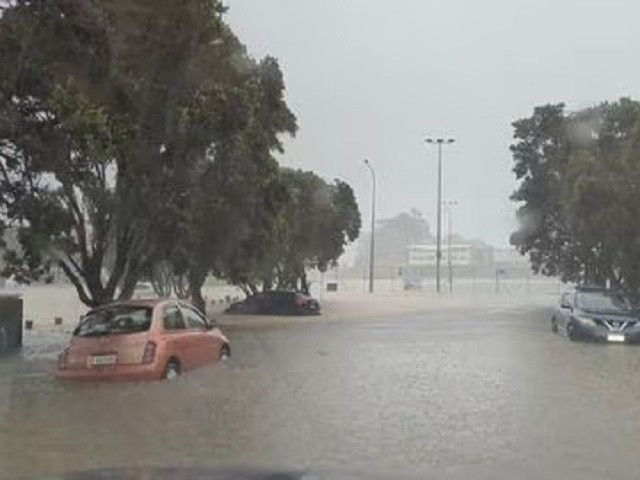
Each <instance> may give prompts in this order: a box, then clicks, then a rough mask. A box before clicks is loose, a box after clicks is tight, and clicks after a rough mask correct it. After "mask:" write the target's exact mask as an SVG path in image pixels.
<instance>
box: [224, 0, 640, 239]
mask: <svg viewBox="0 0 640 480" xmlns="http://www.w3.org/2000/svg"><path fill="white" fill-rule="evenodd" d="M228 4H229V6H230V12H229V17H228V19H229V21H230V23H231V24H232V26H233V28H234V30H235V31H236V33H237V34H238V35H239V36H240V37H241V39H242V40H243V41H244V42H245V43H246V44H247V46H248V47H249V50H250V51H251V52H252V53H253V54H254V55H256V56H263V55H265V54H271V55H273V56H275V57H277V58H278V59H279V60H280V62H281V66H282V69H283V71H284V73H285V77H286V82H287V90H288V91H287V99H288V102H289V104H290V106H291V107H292V108H293V110H294V111H295V113H296V115H297V116H298V121H299V124H300V132H299V134H298V136H297V137H296V138H295V139H294V140H292V141H290V142H287V152H286V153H285V155H284V156H283V158H282V160H281V161H282V163H283V164H285V165H291V166H295V167H300V168H305V169H312V170H315V171H317V172H318V173H320V174H321V175H323V176H324V177H327V178H329V179H331V178H333V177H340V178H343V179H345V180H346V181H348V182H349V183H351V185H353V187H354V188H355V190H356V192H357V195H358V200H359V202H360V207H361V211H362V213H363V216H364V218H365V227H366V228H369V222H368V221H366V219H368V217H369V212H370V207H369V198H370V179H369V175H368V172H367V171H366V170H365V168H364V166H363V165H362V159H363V158H365V157H369V158H370V159H371V161H372V163H373V165H374V166H375V168H376V171H377V173H378V178H379V190H378V191H379V197H378V208H379V213H380V216H382V217H388V216H391V215H394V214H396V213H399V212H401V211H405V210H408V209H410V208H411V207H415V208H418V209H419V210H421V211H422V212H424V214H425V215H426V217H427V219H428V220H429V223H430V224H431V225H432V230H435V203H436V201H435V200H436V191H435V187H436V150H435V148H434V147H428V146H427V145H425V144H424V142H423V139H424V138H425V137H426V136H437V135H441V134H442V135H451V136H454V137H455V138H456V139H457V141H458V143H457V144H456V145H454V146H452V147H447V149H446V151H445V155H444V165H445V168H444V173H445V176H444V198H445V199H455V200H457V201H458V203H459V206H458V211H457V214H456V217H455V220H454V224H455V227H454V229H455V230H456V231H458V232H460V233H461V234H463V235H465V236H467V237H474V238H481V239H483V240H485V241H487V242H490V243H493V244H495V245H506V244H507V243H508V235H509V233H510V231H511V230H512V229H513V228H514V227H515V222H514V220H513V211H514V206H513V205H512V204H511V203H510V202H509V201H508V196H509V194H510V192H511V191H512V190H513V188H514V186H515V183H514V178H513V174H512V173H511V157H510V154H509V149H508V146H509V144H510V141H511V126H510V124H511V122H512V121H513V120H515V119H517V118H520V117H523V116H527V115H529V114H530V113H531V111H532V109H533V107H534V106H535V105H538V104H541V103H546V102H557V101H564V102H566V103H567V105H568V107H569V108H570V109H575V108H580V107H584V106H587V105H590V104H592V103H596V102H598V101H600V100H614V99H617V98H618V97H620V96H625V95H629V96H632V97H637V96H638V95H637V92H638V89H640V64H638V62H637V48H638V45H640V28H638V24H639V23H638V22H640V4H638V3H637V0H636V1H634V0H626V1H621V0H617V1H616V0H598V1H589V0H535V1H521V0H482V1H481V0H445V1H429V0H395V1H391V0H229V2H228Z"/></svg>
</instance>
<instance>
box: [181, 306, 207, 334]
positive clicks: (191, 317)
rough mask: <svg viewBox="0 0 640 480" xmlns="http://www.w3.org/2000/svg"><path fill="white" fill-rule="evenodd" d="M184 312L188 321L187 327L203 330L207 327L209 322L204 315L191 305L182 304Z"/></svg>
mask: <svg viewBox="0 0 640 480" xmlns="http://www.w3.org/2000/svg"><path fill="white" fill-rule="evenodd" d="M182 313H183V315H184V318H185V320H186V322H187V328H193V329H198V330H203V329H205V328H207V322H206V320H205V319H204V317H203V316H202V315H201V314H200V313H199V312H197V311H196V310H194V309H193V308H191V307H187V306H184V305H183V306H182Z"/></svg>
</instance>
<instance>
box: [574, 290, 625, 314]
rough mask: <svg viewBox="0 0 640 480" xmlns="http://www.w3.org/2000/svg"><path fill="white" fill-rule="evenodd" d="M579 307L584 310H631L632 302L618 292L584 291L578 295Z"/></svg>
mask: <svg viewBox="0 0 640 480" xmlns="http://www.w3.org/2000/svg"><path fill="white" fill-rule="evenodd" d="M577 304H578V307H579V308H581V309H583V310H629V309H631V304H630V303H629V300H627V299H626V298H625V297H624V296H623V295H620V294H616V293H608V294H605V293H601V292H583V293H578V295H577Z"/></svg>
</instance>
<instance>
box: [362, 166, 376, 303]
mask: <svg viewBox="0 0 640 480" xmlns="http://www.w3.org/2000/svg"><path fill="white" fill-rule="evenodd" d="M364 164H365V165H366V166H367V167H368V168H369V171H370V172H371V180H372V182H373V187H372V194H371V243H370V245H369V293H373V276H374V263H375V262H374V257H375V246H376V172H375V170H374V169H373V167H372V166H371V162H370V161H369V160H368V159H365V161H364Z"/></svg>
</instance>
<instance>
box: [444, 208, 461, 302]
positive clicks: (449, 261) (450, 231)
mask: <svg viewBox="0 0 640 480" xmlns="http://www.w3.org/2000/svg"><path fill="white" fill-rule="evenodd" d="M457 205H458V202H456V201H455V200H449V201H447V202H444V206H445V207H446V209H447V223H448V240H449V241H448V252H447V264H448V267H449V293H453V259H452V250H453V248H452V239H453V209H454V207H455V206H457Z"/></svg>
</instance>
